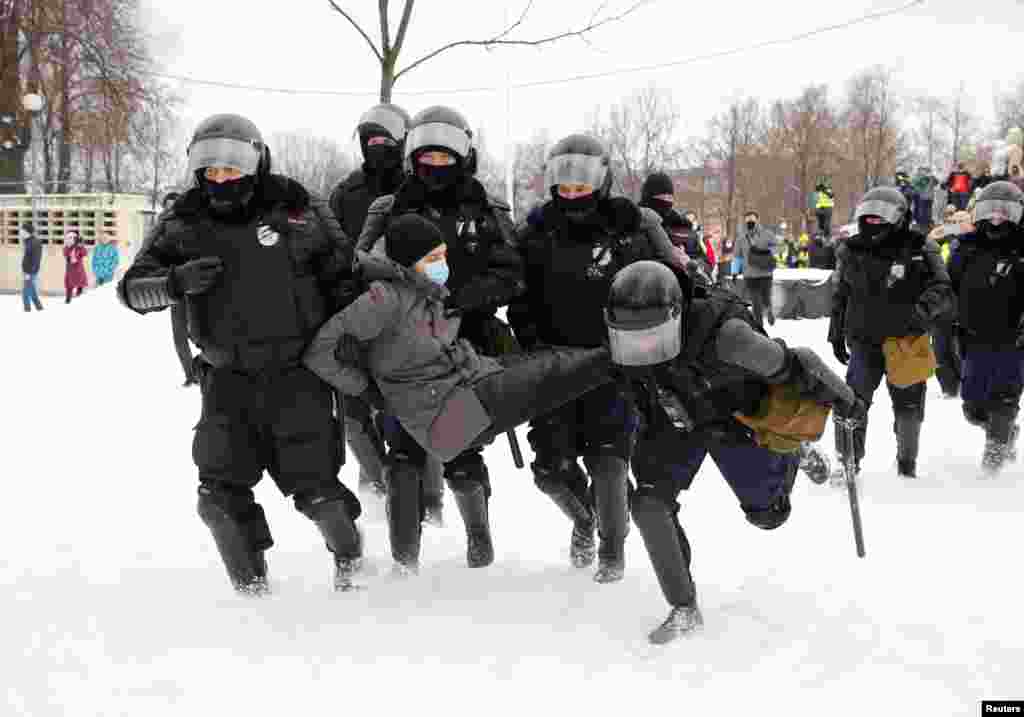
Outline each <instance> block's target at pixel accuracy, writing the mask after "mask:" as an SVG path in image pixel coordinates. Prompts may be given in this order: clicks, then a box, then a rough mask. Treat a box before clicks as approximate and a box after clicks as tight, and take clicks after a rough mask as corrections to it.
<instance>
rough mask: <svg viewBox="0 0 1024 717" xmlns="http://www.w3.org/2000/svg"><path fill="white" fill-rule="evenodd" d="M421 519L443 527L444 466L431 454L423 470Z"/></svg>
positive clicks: (429, 523)
mask: <svg viewBox="0 0 1024 717" xmlns="http://www.w3.org/2000/svg"><path fill="white" fill-rule="evenodd" d="M423 521H424V522H425V523H427V524H428V525H433V526H435V527H437V528H443V527H444V466H443V465H442V464H441V463H440V461H438V460H436V459H435V458H434V457H433V456H431V455H428V456H427V465H426V467H425V468H424V470H423Z"/></svg>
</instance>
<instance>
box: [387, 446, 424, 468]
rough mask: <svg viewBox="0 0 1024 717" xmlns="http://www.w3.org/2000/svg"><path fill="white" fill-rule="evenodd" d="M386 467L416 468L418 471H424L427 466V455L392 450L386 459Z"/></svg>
mask: <svg viewBox="0 0 1024 717" xmlns="http://www.w3.org/2000/svg"><path fill="white" fill-rule="evenodd" d="M384 465H386V466H387V467H389V468H395V467H398V466H403V465H404V466H414V467H415V468H416V469H417V470H423V469H424V468H426V466H427V460H426V454H423V455H418V454H417V453H415V452H413V451H407V450H402V449H398V450H392V451H390V452H388V455H387V457H386V458H385V459H384Z"/></svg>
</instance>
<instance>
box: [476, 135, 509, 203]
mask: <svg viewBox="0 0 1024 717" xmlns="http://www.w3.org/2000/svg"><path fill="white" fill-rule="evenodd" d="M473 147H474V149H476V166H477V168H476V178H477V179H478V180H479V181H480V183H481V184H482V185H484V189H486V190H487V192H488V193H490V194H492V195H493V196H495V197H500V198H501V199H502V200H503V201H504V198H505V165H504V164H503V163H502V161H501V160H500V159H498V158H497V157H495V156H494V155H493V154H491V151H490V147H489V146H488V143H487V136H486V134H485V133H484V130H483V129H478V130H477V131H476V132H475V133H474V134H473Z"/></svg>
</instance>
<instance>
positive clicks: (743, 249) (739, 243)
mask: <svg viewBox="0 0 1024 717" xmlns="http://www.w3.org/2000/svg"><path fill="white" fill-rule="evenodd" d="M751 247H754V248H755V249H759V250H762V251H767V252H769V253H771V255H772V258H773V259H774V256H775V253H776V252H777V251H778V247H779V242H778V240H777V239H776V238H775V235H774V234H772V233H771V232H770V231H768V230H767V229H765V228H764V227H762V226H761V225H757V226H756V227H754V231H753V232H748V231H746V227H744V231H743V232H742V233H741V234H740V237H739V239H737V240H736V254H737V256H740V257H742V262H743V276H744V277H746V278H747V279H760V278H763V277H766V276H771V275H772V274H773V273H774V271H775V267H774V265H773V266H772V268H771V269H759V268H758V267H756V266H753V265H752V264H751V263H750V248H751Z"/></svg>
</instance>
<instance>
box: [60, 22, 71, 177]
mask: <svg viewBox="0 0 1024 717" xmlns="http://www.w3.org/2000/svg"><path fill="white" fill-rule="evenodd" d="M61 15H62V18H61V19H62V27H63V28H65V30H66V29H67V26H68V17H67V15H68V12H67V3H66V2H65V3H61ZM60 52H61V61H62V63H63V66H62V67H61V73H60V76H61V80H60V143H59V144H58V146H57V187H56V193H57V194H67V193H68V192H69V191H70V185H71V141H72V139H73V137H72V127H71V106H70V105H71V76H70V69H69V68H70V67H71V37H70V36H69V33H67V32H62V33H61V36H60Z"/></svg>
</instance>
